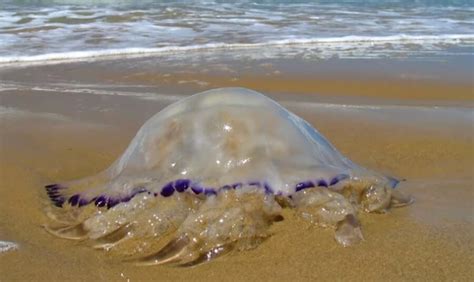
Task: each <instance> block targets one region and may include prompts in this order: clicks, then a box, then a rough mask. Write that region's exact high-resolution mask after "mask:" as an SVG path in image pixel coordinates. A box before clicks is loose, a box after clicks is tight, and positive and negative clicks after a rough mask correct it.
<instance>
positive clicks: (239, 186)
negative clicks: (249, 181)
mask: <svg viewBox="0 0 474 282" xmlns="http://www.w3.org/2000/svg"><path fill="white" fill-rule="evenodd" d="M242 186H243V184H242V183H241V182H238V183H234V184H232V188H234V189H240V188H242Z"/></svg>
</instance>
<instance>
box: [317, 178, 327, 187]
mask: <svg viewBox="0 0 474 282" xmlns="http://www.w3.org/2000/svg"><path fill="white" fill-rule="evenodd" d="M318 186H319V187H328V183H327V182H326V180H324V179H321V180H319V181H318Z"/></svg>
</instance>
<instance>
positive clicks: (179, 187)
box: [174, 179, 190, 193]
mask: <svg viewBox="0 0 474 282" xmlns="http://www.w3.org/2000/svg"><path fill="white" fill-rule="evenodd" d="M189 183H190V181H189V180H188V179H178V180H176V182H175V183H174V187H175V188H176V191H178V192H179V193H181V192H184V191H185V190H186V189H188V188H189Z"/></svg>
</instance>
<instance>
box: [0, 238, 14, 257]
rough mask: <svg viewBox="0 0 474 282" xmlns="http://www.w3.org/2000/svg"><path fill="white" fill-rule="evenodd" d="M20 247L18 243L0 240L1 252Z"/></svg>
mask: <svg viewBox="0 0 474 282" xmlns="http://www.w3.org/2000/svg"><path fill="white" fill-rule="evenodd" d="M17 249H18V244H15V243H13V242H8V241H0V254H1V253H6V252H9V251H14V250H17Z"/></svg>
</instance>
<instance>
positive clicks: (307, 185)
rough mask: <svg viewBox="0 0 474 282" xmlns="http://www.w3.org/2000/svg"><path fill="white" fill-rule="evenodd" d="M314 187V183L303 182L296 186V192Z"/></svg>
mask: <svg viewBox="0 0 474 282" xmlns="http://www.w3.org/2000/svg"><path fill="white" fill-rule="evenodd" d="M311 187H314V183H313V182H311V181H309V180H308V181H304V182H300V183H298V184H296V192H298V191H301V190H303V189H307V188H311Z"/></svg>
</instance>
